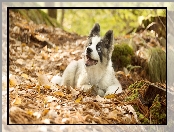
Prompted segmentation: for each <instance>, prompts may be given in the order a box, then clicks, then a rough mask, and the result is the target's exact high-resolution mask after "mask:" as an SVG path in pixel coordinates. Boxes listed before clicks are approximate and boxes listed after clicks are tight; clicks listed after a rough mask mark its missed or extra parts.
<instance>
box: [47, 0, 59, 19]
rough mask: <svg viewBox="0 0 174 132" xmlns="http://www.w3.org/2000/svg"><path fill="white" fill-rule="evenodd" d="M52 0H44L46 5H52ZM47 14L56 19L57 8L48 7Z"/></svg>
mask: <svg viewBox="0 0 174 132" xmlns="http://www.w3.org/2000/svg"><path fill="white" fill-rule="evenodd" d="M54 5H55V3H54V2H45V6H46V7H54ZM48 15H49V16H50V17H52V18H55V19H57V9H48Z"/></svg>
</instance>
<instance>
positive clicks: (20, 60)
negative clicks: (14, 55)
mask: <svg viewBox="0 0 174 132" xmlns="http://www.w3.org/2000/svg"><path fill="white" fill-rule="evenodd" d="M16 63H18V64H20V65H23V63H24V60H23V59H17V60H16Z"/></svg>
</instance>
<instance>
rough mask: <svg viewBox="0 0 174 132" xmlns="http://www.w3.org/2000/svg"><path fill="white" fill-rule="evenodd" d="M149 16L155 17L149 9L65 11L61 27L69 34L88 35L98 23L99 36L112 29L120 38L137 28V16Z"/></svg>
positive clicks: (153, 12) (154, 13)
mask: <svg viewBox="0 0 174 132" xmlns="http://www.w3.org/2000/svg"><path fill="white" fill-rule="evenodd" d="M58 12H61V11H60V10H58ZM149 14H151V15H156V12H155V11H153V10H149V9H66V10H65V16H64V23H63V26H64V29H65V30H67V31H69V32H75V33H78V34H80V35H88V33H89V31H90V30H91V28H92V27H93V25H94V23H96V22H98V23H99V24H100V26H101V29H102V30H101V35H104V34H105V33H106V31H107V30H110V29H112V30H113V31H114V35H115V36H121V35H125V34H126V33H127V32H129V31H130V30H132V29H133V28H137V25H138V17H139V16H144V17H147V16H148V15H149ZM58 16H60V15H58ZM59 19H60V18H59Z"/></svg>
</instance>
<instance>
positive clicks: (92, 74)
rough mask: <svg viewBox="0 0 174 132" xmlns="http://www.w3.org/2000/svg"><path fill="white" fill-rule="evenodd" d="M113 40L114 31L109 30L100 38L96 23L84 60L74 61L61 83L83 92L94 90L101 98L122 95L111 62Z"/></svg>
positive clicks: (88, 39)
mask: <svg viewBox="0 0 174 132" xmlns="http://www.w3.org/2000/svg"><path fill="white" fill-rule="evenodd" d="M113 40H114V39H113V31H112V30H108V31H107V32H106V34H105V35H104V37H103V38H102V37H100V25H99V24H98V23H95V24H94V26H93V28H92V30H91V31H90V33H89V36H88V38H87V40H86V48H85V51H84V53H83V54H84V56H83V59H80V60H78V61H72V62H71V63H70V64H69V65H68V66H67V67H66V69H65V71H64V73H63V75H62V78H61V81H60V82H59V83H60V84H61V85H65V86H72V87H74V88H81V89H82V90H83V91H88V90H90V89H92V91H93V93H95V94H97V95H100V96H101V97H103V96H105V95H108V94H118V93H121V92H122V87H121V84H120V83H119V81H118V80H117V79H116V77H115V72H114V69H113V67H112V61H111V56H112V51H113V43H114V42H113ZM54 80H55V79H53V81H52V82H54Z"/></svg>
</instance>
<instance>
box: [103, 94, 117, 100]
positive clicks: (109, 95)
mask: <svg viewBox="0 0 174 132" xmlns="http://www.w3.org/2000/svg"><path fill="white" fill-rule="evenodd" d="M104 98H106V99H112V98H115V94H108V95H105V96H104Z"/></svg>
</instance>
